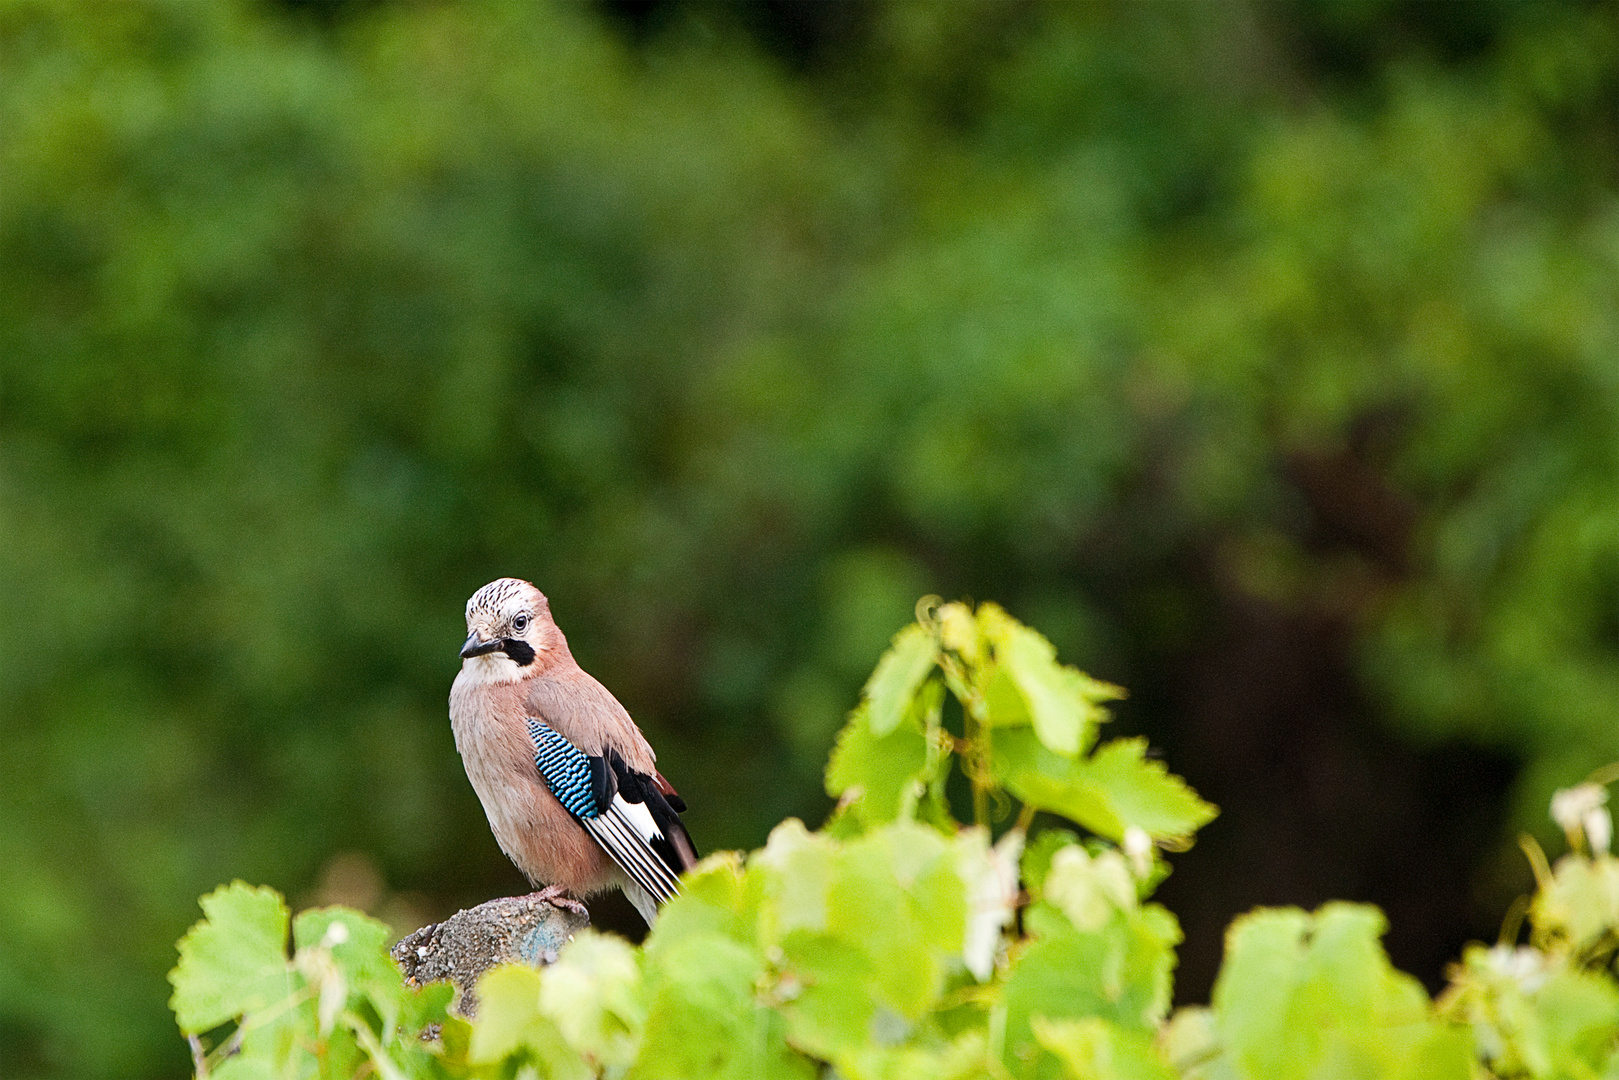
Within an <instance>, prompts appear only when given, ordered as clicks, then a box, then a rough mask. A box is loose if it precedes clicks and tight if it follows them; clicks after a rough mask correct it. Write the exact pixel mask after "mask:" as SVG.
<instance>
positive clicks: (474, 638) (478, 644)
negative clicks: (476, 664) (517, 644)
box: [461, 633, 506, 660]
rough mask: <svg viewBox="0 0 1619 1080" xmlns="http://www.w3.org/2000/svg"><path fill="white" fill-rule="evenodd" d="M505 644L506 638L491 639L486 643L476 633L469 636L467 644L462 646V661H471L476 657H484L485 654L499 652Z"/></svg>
mask: <svg viewBox="0 0 1619 1080" xmlns="http://www.w3.org/2000/svg"><path fill="white" fill-rule="evenodd" d="M505 644H506V641H505V639H504V638H490V639H489V640H488V641H485V640H484V639H483V638H481V637H479V636H478V635H477V634H475V633H474V634H468V635H467V643H466V644H465V645H463V646H461V659H463V660H471V659H472V658H473V657H474V656H482V655H483V654H484V653H492V652H498V651H500V648H501V646H503V645H505Z"/></svg>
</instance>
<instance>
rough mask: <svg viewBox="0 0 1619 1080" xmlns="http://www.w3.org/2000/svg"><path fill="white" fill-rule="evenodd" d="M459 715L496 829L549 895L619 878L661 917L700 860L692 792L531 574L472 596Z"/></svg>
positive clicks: (456, 700) (571, 893) (634, 899)
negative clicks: (579, 651) (586, 659)
mask: <svg viewBox="0 0 1619 1080" xmlns="http://www.w3.org/2000/svg"><path fill="white" fill-rule="evenodd" d="M450 727H451V729H452V730H453V731H454V732H455V748H456V749H457V750H459V751H460V752H461V760H462V762H463V763H464V764H465V765H466V768H467V779H469V780H471V781H472V788H473V790H474V791H476V792H477V793H478V799H479V801H480V802H482V803H483V808H484V812H485V813H486V814H488V815H489V825H490V827H491V828H493V829H494V832H495V839H496V840H497V841H499V842H500V847H501V850H502V851H504V852H505V853H506V855H507V856H508V857H509V858H510V859H511V860H512V862H514V863H516V864H517V868H518V869H519V870H521V871H522V872H523V873H524V874H525V875H527V876H528V879H529V880H530V881H531V882H533V883H534V884H535V886H536V887H538V886H544V888H543V889H542V890H541V892H540V895H541V896H542V897H545V898H546V899H550V900H554V901H558V902H561V903H564V904H567V905H568V906H573V904H572V903H570V900H571V899H583V898H584V897H587V896H590V895H592V894H594V893H598V892H602V891H603V890H606V889H610V888H613V887H615V886H616V887H618V888H620V889H623V890H624V895H625V896H627V897H629V899H630V902H631V903H632V904H634V905H635V908H636V910H637V911H639V912H640V913H641V915H642V917H643V918H645V919H646V921H647V925H648V926H651V925H652V923H653V920H654V919H656V917H657V911H658V905H659V904H662V903H664V902H666V901H667V900H669V899H670V897H672V896H674V895H675V894H676V893H677V892H679V891H680V883H679V880H678V879H679V876H680V873H681V872H682V871H684V870H686V869H688V868H689V867H691V866H692V865H693V864H694V863H695V862H696V861H697V852H696V849H694V848H693V847H692V842H691V837H690V836H688V835H687V834H686V829H685V827H684V826H683V825H681V823H680V814H681V813H682V812H684V811H685V809H686V803H685V800H683V799H681V797H680V796H679V795H678V794H677V793H676V792H675V789H674V788H672V787H670V786H669V782H668V781H667V780H665V779H664V778H663V776H662V774H660V773H659V772H658V770H657V766H656V764H655V762H656V756H655V755H654V754H653V753H652V747H650V746H648V745H647V741H646V737H645V736H643V735H642V734H641V732H640V729H639V728H637V727H636V726H635V721H633V720H631V719H630V714H629V713H628V712H626V711H625V709H624V706H622V705H620V704H619V703H618V699H617V698H615V697H613V695H612V694H610V693H608V691H607V688H606V687H604V686H603V685H602V684H601V683H599V682H597V681H596V680H595V679H593V678H591V677H590V675H588V674H586V673H585V671H584V669H582V668H581V667H580V666H579V665H578V663H576V662H575V661H574V658H573V654H572V653H570V652H569V651H568V642H567V640H566V639H565V638H563V636H562V631H561V630H560V629H559V628H558V627H557V624H556V622H555V620H553V619H552V618H551V605H550V602H549V601H547V600H546V598H545V594H543V593H541V592H540V590H539V589H536V588H535V587H534V586H533V585H531V584H529V583H528V582H526V581H520V580H518V579H517V578H501V579H500V580H498V581H491V582H490V583H489V584H487V585H485V586H484V587H483V588H481V589H479V590H478V591H477V592H475V593H473V594H472V599H471V600H468V601H467V640H466V644H464V645H462V646H461V672H460V674H458V675H457V676H456V677H455V684H454V685H453V686H451V688H450Z"/></svg>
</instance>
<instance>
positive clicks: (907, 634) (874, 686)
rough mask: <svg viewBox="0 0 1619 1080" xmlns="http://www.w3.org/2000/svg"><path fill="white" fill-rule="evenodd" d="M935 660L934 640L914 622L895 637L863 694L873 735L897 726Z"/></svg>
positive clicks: (885, 733)
mask: <svg viewBox="0 0 1619 1080" xmlns="http://www.w3.org/2000/svg"><path fill="white" fill-rule="evenodd" d="M938 659H939V643H938V641H937V639H935V638H934V636H933V635H932V634H931V633H929V632H928V631H927V630H926V629H924V628H923V627H921V626H919V625H917V624H916V623H912V624H911V625H910V626H907V627H906V628H905V629H903V630H901V631H900V632H899V633H897V634H895V635H894V640H893V643H892V644H891V645H890V646H889V648H888V651H887V652H885V653H883V655H882V659H880V660H878V661H877V667H876V669H875V670H873V671H872V673H871V678H870V679H868V680H866V687H865V690H864V691H863V694H864V697H865V704H866V721H867V723H869V724H870V725H871V733H872V735H874V736H875V737H877V738H879V739H880V738H882V737H883V736H884V735H887V734H888V733H889V732H891V731H893V730H894V728H896V727H897V726H899V722H900V720H901V719H902V718H903V717H904V716H905V712H906V710H907V709H908V708H909V707H910V704H911V699H912V698H913V697H915V696H916V691H917V688H918V687H920V686H921V685H922V680H923V679H925V678H927V675H928V672H930V671H932V670H933V666H934V664H936V663H938Z"/></svg>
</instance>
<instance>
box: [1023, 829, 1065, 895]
mask: <svg viewBox="0 0 1619 1080" xmlns="http://www.w3.org/2000/svg"><path fill="white" fill-rule="evenodd" d="M1077 843H1079V834H1078V833H1075V832H1073V831H1072V830H1070V829H1043V830H1041V832H1040V834H1039V835H1037V836H1036V837H1035V838H1034V839H1033V840H1031V841H1029V845H1028V846H1027V847H1026V848H1024V849H1023V860H1022V876H1023V884H1024V887H1025V888H1026V889H1028V890H1029V895H1030V896H1032V897H1034V898H1035V899H1036V900H1039V899H1041V898H1042V897H1043V896H1044V895H1045V893H1044V889H1045V884H1046V875H1047V874H1048V873H1050V872H1051V860H1052V858H1053V857H1054V856H1055V855H1056V854H1057V852H1058V851H1061V850H1062V849H1063V848H1065V847H1067V846H1068V845H1070V844H1077Z"/></svg>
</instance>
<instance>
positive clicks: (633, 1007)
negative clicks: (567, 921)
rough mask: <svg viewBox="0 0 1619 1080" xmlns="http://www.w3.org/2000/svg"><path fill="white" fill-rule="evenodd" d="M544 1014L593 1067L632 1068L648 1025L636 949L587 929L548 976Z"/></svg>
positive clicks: (542, 988) (542, 980)
mask: <svg viewBox="0 0 1619 1080" xmlns="http://www.w3.org/2000/svg"><path fill="white" fill-rule="evenodd" d="M540 1012H542V1013H543V1014H544V1015H545V1016H546V1017H547V1018H548V1019H549V1020H550V1021H551V1022H552V1023H553V1024H555V1025H556V1026H557V1030H558V1031H560V1032H561V1033H562V1037H563V1038H564V1039H566V1040H567V1041H568V1045H569V1046H571V1047H573V1048H574V1049H575V1050H577V1051H578V1052H579V1053H580V1055H581V1056H583V1057H584V1058H585V1059H586V1060H587V1061H589V1062H591V1063H592V1064H593V1065H597V1066H601V1065H606V1066H622V1065H627V1064H629V1063H630V1061H631V1060H632V1059H633V1058H634V1057H635V1050H636V1045H637V1043H638V1042H639V1039H640V1034H641V1026H642V1024H643V1023H645V1020H646V1007H645V1005H644V1004H643V1002H642V1000H641V970H640V967H639V966H638V964H637V963H636V950H635V949H634V947H633V946H631V945H630V944H629V943H627V942H626V941H624V940H623V939H622V938H616V937H610V936H608V935H605V934H598V933H595V932H593V931H590V930H581V931H580V932H579V933H578V934H577V935H575V937H574V940H573V941H572V942H570V943H569V944H568V946H567V948H565V949H563V950H562V955H561V956H560V957H558V958H557V961H556V963H554V964H552V965H551V966H550V967H547V968H546V969H545V971H544V972H543V973H542V975H541V978H540Z"/></svg>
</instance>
